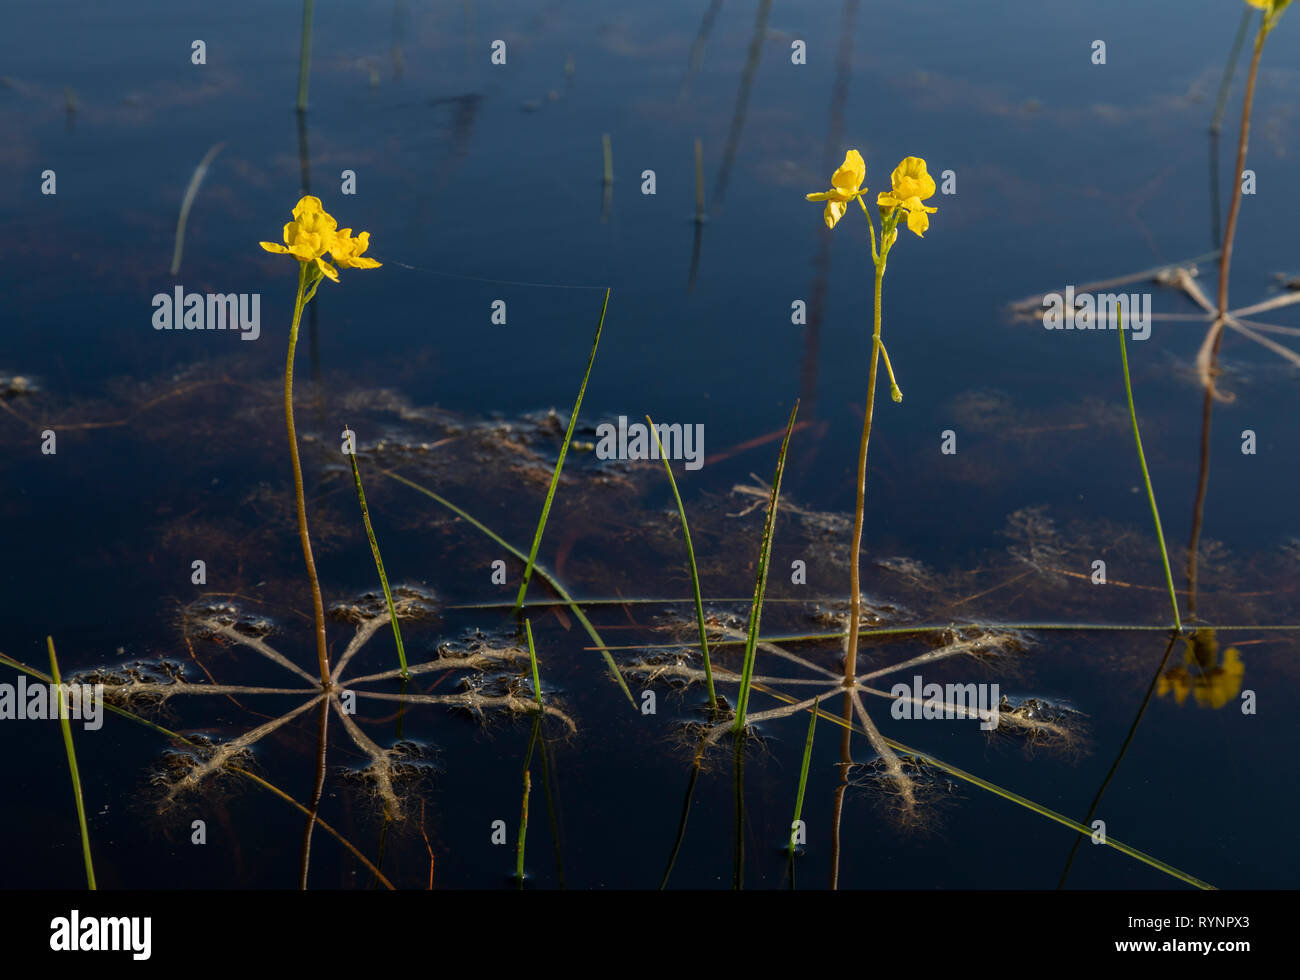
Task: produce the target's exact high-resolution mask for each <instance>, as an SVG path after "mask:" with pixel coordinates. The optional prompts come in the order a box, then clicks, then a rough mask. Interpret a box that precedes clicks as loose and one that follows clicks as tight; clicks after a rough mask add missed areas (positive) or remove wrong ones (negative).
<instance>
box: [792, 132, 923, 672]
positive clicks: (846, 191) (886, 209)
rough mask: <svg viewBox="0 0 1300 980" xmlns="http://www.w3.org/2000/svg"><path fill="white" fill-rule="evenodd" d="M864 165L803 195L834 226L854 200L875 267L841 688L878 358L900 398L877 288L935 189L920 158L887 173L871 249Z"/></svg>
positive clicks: (855, 605) (848, 655)
mask: <svg viewBox="0 0 1300 980" xmlns="http://www.w3.org/2000/svg"><path fill="white" fill-rule="evenodd" d="M866 175H867V167H866V163H865V162H864V161H863V159H862V154H860V153H859V152H858V151H857V150H850V151H849V152H848V153H846V154H845V156H844V163H843V164H841V165H840V168H839V169H838V170H836V171H835V173H834V174H833V175H832V176H831V189H830V190H829V191H823V192H821V193H817V194H808V195H806V196H807V199H808V200H810V201H825V202H826V210H825V213H824V219H825V221H826V226H827V227H828V228H834V227H835V226H836V225H837V224H838V223H839V220H840V218H842V217H843V216H844V214H845V212H846V211H847V209H848V206H849V204H850V203H851V202H853V201H854V200H856V201H857V202H858V204H859V205H860V206H861V207H862V212H863V214H865V215H866V218H867V230H868V233H869V235H870V242H871V260H872V263H873V264H874V265H875V268H876V274H875V288H874V290H873V305H872V309H873V312H872V330H871V366H870V368H869V369H868V373H867V406H866V411H865V412H864V414H863V418H862V440H861V442H860V443H859V445H858V479H857V504H856V507H855V509H854V513H853V546H852V551H851V554H850V557H849V588H850V590H851V592H850V596H849V633H848V644H847V647H846V650H845V658H844V686H845V687H850V688H851V687H853V686H854V684H855V678H856V675H857V663H858V630H859V629H860V627H861V624H862V585H861V570H860V565H861V557H862V525H863V523H864V519H865V514H866V498H867V447H868V446H869V444H870V442H871V423H872V420H873V418H874V417H875V409H876V377H877V374H878V371H879V367H880V362H881V361H882V360H883V361H884V362H885V371H886V372H887V373H888V375H889V393H890V397H891V398H892V399H893V400H894V401H895V402H901V401H902V400H903V393H902V391H900V390H899V387H898V381H897V379H896V378H895V377H894V366H893V364H891V363H890V360H889V352H888V351H887V350H886V349H885V344H884V341H883V340H881V337H880V326H881V315H880V314H881V306H880V302H881V287H882V284H883V282H884V278H885V265H886V263H887V262H888V260H889V252H890V249H892V248H893V247H894V244H895V242H897V241H898V223H899V221H900V220H902V219H903V218H906V220H907V227H908V228H909V229H910V230H911V231H912V232H913V233H914V234H915V235H916V236H917V237H919V238H924V237H925V232H926V230H927V229H928V228H929V227H930V218H929V215H931V214H934V213H935V212H936V211H937V210H938V209H937V208H932V207H927V206H926V205H925V204H924V203H922V202H923V201H924V200H925V199H926V198H928V197H930V196H932V195H933V194H934V192H935V185H934V180H933V178H931V177H930V175H929V173H928V172H927V171H926V165H925V161H924V160H923V159H921V158H920V157H906V158H904V160H903V161H902V163H900V164H899V165H898V166H897V167H895V168H894V172H893V174H892V175H891V188H890V190H888V191H885V192H883V193H881V194H880V195H879V196H878V197H877V199H876V205H877V207H878V208H879V209H880V219H881V223H880V247H879V249H877V247H876V228H875V225H874V224H873V223H872V221H871V213H870V212H869V211H868V210H867V205H866V202H865V201H864V200H863V195H864V194H866V188H864V187H863V186H862V182H863V180H865V179H866Z"/></svg>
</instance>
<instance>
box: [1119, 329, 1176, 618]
mask: <svg viewBox="0 0 1300 980" xmlns="http://www.w3.org/2000/svg"><path fill="white" fill-rule="evenodd" d="M1117 320H1118V323H1119V331H1118V333H1119V351H1120V358H1121V360H1122V362H1123V364H1124V393H1125V394H1126V395H1127V396H1128V415H1129V418H1130V419H1131V420H1132V421H1133V441H1134V442H1135V443H1136V444H1137V453H1138V464H1139V465H1140V466H1141V467H1142V480H1143V482H1144V483H1146V487H1147V500H1148V501H1150V503H1151V519H1152V520H1153V521H1154V522H1155V525H1156V539H1157V540H1158V541H1159V542H1160V560H1161V562H1163V563H1164V566H1165V584H1166V585H1168V586H1169V604H1170V605H1171V606H1172V607H1173V610H1174V628H1175V629H1177V630H1178V632H1180V633H1181V632H1182V631H1183V623H1182V619H1181V618H1180V617H1179V615H1178V593H1177V592H1175V591H1174V573H1173V571H1172V570H1171V569H1170V568H1169V551H1168V549H1167V548H1166V547H1165V532H1164V529H1163V528H1162V527H1161V526H1160V508H1158V507H1157V506H1156V493H1155V491H1154V490H1152V489H1151V473H1150V471H1149V470H1148V469H1147V457H1146V454H1145V453H1144V452H1143V451H1142V433H1141V432H1139V431H1138V417H1137V409H1136V408H1135V407H1134V405H1133V382H1132V381H1131V380H1130V378H1129V373H1128V343H1127V342H1126V341H1125V340H1124V313H1123V311H1122V310H1121V311H1120V312H1119V313H1118V315H1117Z"/></svg>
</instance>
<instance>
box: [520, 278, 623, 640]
mask: <svg viewBox="0 0 1300 980" xmlns="http://www.w3.org/2000/svg"><path fill="white" fill-rule="evenodd" d="M608 309H609V290H608V289H606V290H605V301H604V302H603V303H602V304H601V307H600V322H598V323H597V324H596V339H595V340H593V341H592V342H591V354H590V356H589V357H588V358H587V370H586V373H584V374H583V376H582V385H581V386H580V387H579V388H578V398H577V400H576V401H575V402H574V403H573V411H572V412H571V413H570V415H569V427H568V429H567V430H566V431H565V433H564V443H563V445H561V446H560V458H559V459H558V460H556V461H555V473H554V474H553V475H552V476H551V486H550V488H549V489H548V490H547V491H546V502H545V503H544V504H543V505H542V516H541V519H540V520H538V522H537V531H536V533H534V534H533V547H532V548H531V549H530V550H529V552H528V564H527V565H525V566H524V579H523V581H522V582H520V583H519V594H518V595H517V596H515V614H516V615H518V613H519V608H520V606H522V605H523V602H524V596H525V595H526V594H527V592H528V582H529V580H530V579H531V578H532V577H533V565H534V564H535V563H536V561H537V549H538V548H540V547H541V544H542V533H543V532H544V531H545V530H546V519H547V518H548V517H550V515H551V502H552V501H553V500H554V499H555V490H556V488H557V487H559V485H560V471H561V470H563V469H564V457H565V456H567V455H568V453H569V443H570V442H571V441H572V440H573V429H574V426H576V425H577V424H578V412H579V411H580V410H581V409H582V397H583V395H585V394H586V393H587V381H588V379H589V378H590V377H591V366H592V365H593V364H595V363H596V349H597V348H598V347H600V332H601V331H602V330H603V329H604V328H605V311H606V310H608Z"/></svg>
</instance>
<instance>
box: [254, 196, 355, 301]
mask: <svg viewBox="0 0 1300 980" xmlns="http://www.w3.org/2000/svg"><path fill="white" fill-rule="evenodd" d="M337 225H338V223H337V222H336V221H335V220H334V216H333V215H331V214H330V213H329V212H328V211H326V210H325V209H324V208H322V207H321V203H320V198H318V197H312V196H311V195H310V194H309V195H307V196H306V197H304V198H303V199H302V200H301V201H299V202H298V203H297V205H295V206H294V209H293V220H292V221H290V222H289V223H288V224H287V225H285V226H284V244H283V245H276V244H275V243H274V242H260V243H259V244H261V246H262V248H264V249H266V250H267V251H268V252H278V253H281V254H287V255H292V256H293V257H294V258H295V259H297V260H298V261H299V262H302V263H304V264H307V263H312V262H314V263H315V264H316V265H317V266H319V268H320V271H321V272H322V273H323V274H325V275H327V276H329V277H330V278H331V279H333V280H334V281H335V282H338V278H339V274H338V272H337V271H336V270H335V269H334V267H333V266H332V265H330V264H329V263H328V262H326V261H325V259H324V255H325V253H326V252H328V251H330V249H332V248H333V247H334V244H335V238H336V237H337V234H338V233H337V231H336V230H335V229H336V228H337Z"/></svg>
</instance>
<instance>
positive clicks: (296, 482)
mask: <svg viewBox="0 0 1300 980" xmlns="http://www.w3.org/2000/svg"><path fill="white" fill-rule="evenodd" d="M313 268H314V266H312V265H310V264H308V263H306V262H304V263H303V264H302V265H301V266H300V267H299V270H298V296H297V298H296V299H295V300H294V304H293V324H292V325H291V326H290V327H289V356H288V359H287V360H286V361H285V365H284V419H285V423H286V425H287V426H288V429H289V458H290V460H292V462H293V492H294V497H295V500H296V501H297V505H298V538H299V539H300V540H301V541H302V557H303V561H305V562H306V563H307V579H308V581H309V582H310V583H311V604H312V612H313V614H314V616H315V620H316V658H317V660H318V661H319V662H320V682H321V684H322V686H325V687H328V686H329V682H330V664H329V652H328V650H327V649H326V647H325V606H324V603H323V602H322V601H321V595H320V579H319V578H318V577H317V575H316V560H315V559H314V558H313V557H312V553H311V535H310V534H309V533H308V531H307V501H306V499H305V497H304V496H303V489H302V460H301V459H299V457H298V434H297V431H296V430H295V429H294V425H293V355H294V352H295V351H296V350H297V347H298V324H299V323H300V322H301V321H302V311H303V309H304V308H305V307H306V306H307V304H308V303H310V302H311V299H312V297H313V296H315V295H316V287H317V285H319V284H320V278H321V277H320V273H319V272H317V273H316V274H315V277H314V279H313V278H312V272H311V271H309V270H312V269H313Z"/></svg>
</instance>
